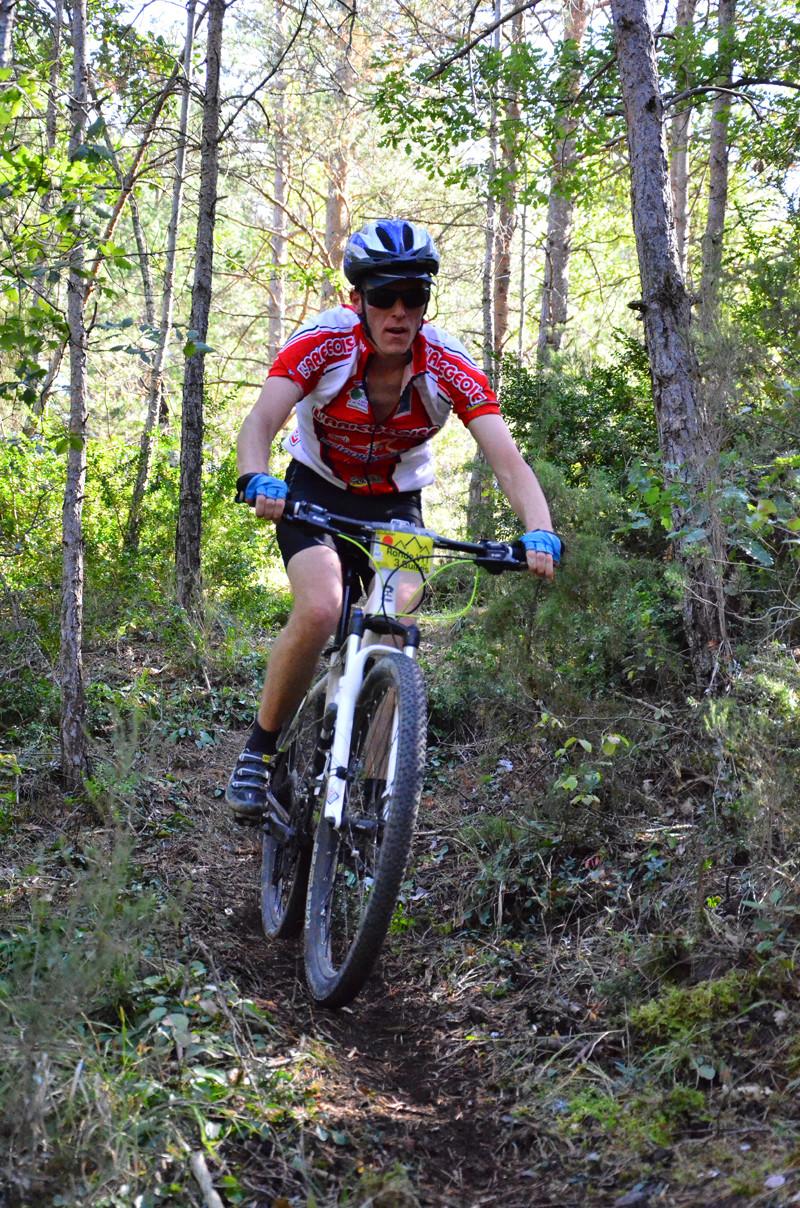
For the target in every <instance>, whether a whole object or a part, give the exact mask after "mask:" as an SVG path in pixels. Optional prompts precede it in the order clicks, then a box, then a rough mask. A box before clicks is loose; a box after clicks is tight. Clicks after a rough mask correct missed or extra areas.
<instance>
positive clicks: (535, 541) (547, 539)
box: [520, 529, 561, 562]
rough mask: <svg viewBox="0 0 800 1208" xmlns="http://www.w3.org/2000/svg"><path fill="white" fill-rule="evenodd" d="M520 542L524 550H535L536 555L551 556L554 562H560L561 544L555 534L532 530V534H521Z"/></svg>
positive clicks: (542, 530)
mask: <svg viewBox="0 0 800 1208" xmlns="http://www.w3.org/2000/svg"><path fill="white" fill-rule="evenodd" d="M520 541H521V542H522V544H523V545H524V546H525V548H526V549H533V550H536V552H537V554H552V556H553V561H554V562H560V561H561V542H560V541H559V539H558V537H557V536H556V535H555V533H549V532H548V531H547V530H546V529H534V531H533V532H532V533H523V534H522V536H521V537H520Z"/></svg>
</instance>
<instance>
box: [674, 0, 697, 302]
mask: <svg viewBox="0 0 800 1208" xmlns="http://www.w3.org/2000/svg"><path fill="white" fill-rule="evenodd" d="M696 3H697V0H678V11H677V15H676V18H675V28H676V30H677V31H678V34H679V36H680V35H683V36H686V37H688V35H689V34H690V33H691V30H692V24H693V21H694V10H695V5H696ZM691 83H692V78H691V74H690V72H688V71H687V70H686V67H685V64H684V63H679V65H678V69H677V72H676V76H675V84H676V87H677V90H678V91H679V92H683V91H685V90H686V89H687V88H690V87H691ZM683 105H684V108H683V109H681V110H680V111H679V112H678V113H676V115H675V117H674V118H673V119H672V138H671V140H670V141H671V146H670V159H669V176H670V183H671V185H672V204H673V206H674V210H675V240H676V243H677V247H678V263H679V265H680V268H681V272H682V273H683V279H684V281H686V280H687V279H688V268H689V264H688V256H689V135H690V132H691V127H692V105H691V102H690V101H684V102H683Z"/></svg>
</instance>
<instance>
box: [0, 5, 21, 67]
mask: <svg viewBox="0 0 800 1208" xmlns="http://www.w3.org/2000/svg"><path fill="white" fill-rule="evenodd" d="M16 7H17V0H0V68H6V67H10V66H11V60H12V57H13V41H14V17H15V10H16Z"/></svg>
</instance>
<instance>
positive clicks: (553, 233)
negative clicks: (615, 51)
mask: <svg viewBox="0 0 800 1208" xmlns="http://www.w3.org/2000/svg"><path fill="white" fill-rule="evenodd" d="M589 14H590V6H589V3H588V0H567V8H566V13H565V16H564V41H565V42H574V43H575V45H576V48H577V51H578V53H579V54H580V51H581V48H582V46H583V39H584V36H585V34H586V26H587V24H588V21H589ZM580 83H581V72H580V70H572V71H570V72H568V73H567V74H565V75H564V76H562V79H561V86H560V92H561V93H562V95H563V96H564V114H565V116H564V119H563V129H564V132H565V133H564V138H563V139H562V140H561V142H560V143H559V144H558V146H557V147H556V153H555V162H554V164H553V171H552V175H551V177H550V198H549V201H548V205H547V239H546V241H545V252H544V282H543V285H542V310H541V315H540V318H539V342H538V346H537V358H538V360H539V362H540V364H547V362H548V360H549V359H550V356H551V355H552V354H553V353H554V352H558V351H559V350H560V348H561V342H562V340H563V338H564V329H565V327H566V325H567V308H568V303H569V260H570V255H571V254H572V223H573V210H574V206H573V201H572V196H571V195H570V192H569V178H570V174H571V172H572V168H573V165H574V163H575V160H576V150H575V128H576V118H575V116H574V114H573V107H572V106H571V105H570V102H571V101H572V100H574V98H575V97H576V96H577V94H578V92H579V90H580Z"/></svg>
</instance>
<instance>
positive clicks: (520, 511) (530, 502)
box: [469, 415, 553, 579]
mask: <svg viewBox="0 0 800 1208" xmlns="http://www.w3.org/2000/svg"><path fill="white" fill-rule="evenodd" d="M469 430H470V432H471V433H472V435H473V436H474V438H475V440H476V441H477V443H478V445H479V446H480V448H481V450H482V451H483V454H484V456H485V458H486V460H487V461H488V463H489V465H490V466H491V468H492V470H493V471H494V473H495V476H496V478H497V481H498V483H499V484H500V489H501V491H502V492H503V494H504V495H505V497H506V499H507V500H508V502H509V503H510V504H511V506H512V508H513V509H514V511H515V512H516V514H517V516H519V518H520V520H521V521H522V523H523V525H524V526H525V528H526V530H528V531H533V530H535V529H543V530H545V531H547V532H552V529H553V522H552V520H551V519H550V509H549V508H548V506H547V500H546V499H545V497H544V492H543V491H542V488H541V487H540V486H539V482H538V479H537V477H536V475H535V474H534V472H533V470H532V469H531V468H530V466H529V465H528V463H527V462H526V461H525V459H524V457H523V456H522V454H521V453H520V451H519V449H518V448H517V446H516V444H515V443H514V438H513V437H512V435H511V433H510V432H509V430H508V427H507V425H506V422H505V420H504V419H503V418H502V416H500V415H479V416H477V418H476V419H474V420H473V421H472V423H471V424H469ZM528 569H529V570H530V572H531V574H534V575H539V576H541V577H542V578H544V579H552V577H553V559H552V557H551V555H550V554H544V553H541V552H536V551H535V550H528Z"/></svg>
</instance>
